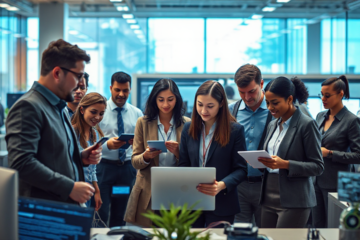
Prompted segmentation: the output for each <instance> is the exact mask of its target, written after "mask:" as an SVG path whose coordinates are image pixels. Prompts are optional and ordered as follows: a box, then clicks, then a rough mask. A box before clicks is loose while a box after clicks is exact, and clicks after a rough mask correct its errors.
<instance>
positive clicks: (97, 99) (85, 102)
mask: <svg viewBox="0 0 360 240" xmlns="http://www.w3.org/2000/svg"><path fill="white" fill-rule="evenodd" d="M97 103H101V104H104V105H105V108H106V98H105V97H103V96H102V95H101V94H99V93H95V92H92V93H89V94H86V95H85V96H84V97H83V98H82V99H81V101H80V103H79V105H78V107H77V108H76V111H75V113H74V116H73V117H72V120H71V124H72V126H73V128H74V130H75V132H76V135H77V136H79V140H80V146H81V147H82V148H87V147H88V144H87V140H86V137H85V128H84V126H85V125H86V124H87V123H86V122H85V120H84V115H83V114H81V112H80V109H81V108H83V110H84V111H85V109H86V108H88V107H90V106H91V105H94V104H97ZM95 128H96V130H97V131H98V133H99V135H100V137H104V134H103V132H102V131H101V129H100V127H99V124H96V126H95ZM90 131H91V135H92V139H91V141H92V142H96V134H95V131H94V129H93V128H90Z"/></svg>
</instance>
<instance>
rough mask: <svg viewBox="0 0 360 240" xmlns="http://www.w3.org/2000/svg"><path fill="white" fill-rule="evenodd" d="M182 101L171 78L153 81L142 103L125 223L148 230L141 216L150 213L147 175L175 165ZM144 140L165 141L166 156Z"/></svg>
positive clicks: (149, 192) (181, 116)
mask: <svg viewBox="0 0 360 240" xmlns="http://www.w3.org/2000/svg"><path fill="white" fill-rule="evenodd" d="M184 113H185V110H184V108H183V100H182V97H181V95H180V92H179V89H178V87H177V85H176V83H175V82H174V81H173V80H171V79H161V80H159V81H157V82H156V83H155V85H154V88H153V89H152V91H151V93H150V95H149V98H148V100H147V102H146V107H145V116H144V117H141V118H139V119H138V120H137V123H136V127H135V133H134V135H135V136H134V143H133V155H132V158H131V163H132V165H133V166H134V168H135V169H138V170H139V171H138V173H137V176H136V182H135V185H134V187H133V189H132V191H131V194H130V197H129V201H128V205H127V209H126V213H125V219H124V220H125V221H126V222H127V223H130V224H133V225H138V226H141V227H150V226H151V221H150V220H149V219H148V218H146V217H144V216H143V215H142V214H143V213H145V212H147V211H148V210H151V202H150V201H151V182H150V181H151V175H150V169H151V168H152V167H155V166H163V167H171V166H177V165H178V162H179V142H180V137H181V131H182V129H183V126H184V123H185V122H188V121H190V119H189V118H187V117H184ZM148 140H162V141H165V145H166V148H167V150H168V152H167V153H161V151H156V150H153V149H150V148H149V147H148V144H147V141H148Z"/></svg>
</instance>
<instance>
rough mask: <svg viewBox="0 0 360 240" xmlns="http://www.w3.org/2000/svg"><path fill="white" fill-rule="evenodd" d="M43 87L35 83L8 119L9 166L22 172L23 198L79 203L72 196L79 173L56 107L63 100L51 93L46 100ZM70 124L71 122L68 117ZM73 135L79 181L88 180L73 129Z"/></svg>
mask: <svg viewBox="0 0 360 240" xmlns="http://www.w3.org/2000/svg"><path fill="white" fill-rule="evenodd" d="M41 87H42V86H39V84H38V83H35V84H34V85H33V87H32V88H31V89H30V90H29V92H27V93H26V94H24V96H22V97H21V98H20V99H19V101H17V102H16V103H15V104H14V106H13V107H12V108H11V110H10V112H9V115H8V118H7V120H6V141H7V147H8V152H9V163H10V165H11V168H13V169H16V170H17V171H18V172H19V178H20V181H19V190H20V195H21V196H27V197H34V198H42V199H48V200H55V201H62V202H70V203H75V202H74V201H73V200H72V199H71V198H70V197H69V195H70V192H71V191H72V188H73V186H74V181H75V173H74V168H73V165H72V162H71V161H72V160H71V158H70V154H69V151H68V141H67V135H66V130H65V128H64V125H63V123H62V119H61V117H60V114H59V111H58V109H57V107H56V104H57V103H58V101H59V99H56V97H54V96H55V95H53V96H52V95H51V94H47V95H46V97H45V96H44V95H43V94H42V93H40V92H42V90H43V89H41ZM47 91H49V90H48V89H47ZM45 93H48V92H46V91H45ZM66 121H67V123H68V124H69V123H70V120H69V117H68V115H67V116H66ZM70 126H71V125H70ZM71 129H72V128H71ZM72 135H73V139H74V143H75V144H74V154H73V159H74V162H75V164H76V166H77V169H78V172H79V180H80V181H84V173H83V168H82V161H81V157H80V152H79V148H78V145H77V141H76V137H75V132H74V130H73V129H72Z"/></svg>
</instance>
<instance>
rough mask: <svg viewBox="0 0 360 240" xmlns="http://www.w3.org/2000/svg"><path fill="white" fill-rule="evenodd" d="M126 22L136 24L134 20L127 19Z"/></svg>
mask: <svg viewBox="0 0 360 240" xmlns="http://www.w3.org/2000/svg"><path fill="white" fill-rule="evenodd" d="M126 22H127V23H136V20H135V19H127V20H126Z"/></svg>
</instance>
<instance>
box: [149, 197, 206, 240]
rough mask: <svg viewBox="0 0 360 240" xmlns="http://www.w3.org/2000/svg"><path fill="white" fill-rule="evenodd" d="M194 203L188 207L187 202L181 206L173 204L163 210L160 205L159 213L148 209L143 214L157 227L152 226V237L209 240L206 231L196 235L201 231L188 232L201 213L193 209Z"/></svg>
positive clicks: (171, 239) (164, 239)
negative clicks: (202, 234) (203, 233)
mask: <svg viewBox="0 0 360 240" xmlns="http://www.w3.org/2000/svg"><path fill="white" fill-rule="evenodd" d="M195 205H196V204H194V205H192V206H191V207H190V208H188V205H187V204H184V206H182V207H175V206H174V204H171V205H170V210H165V207H164V206H161V209H160V215H157V214H156V213H154V212H151V211H149V212H148V213H144V214H143V215H144V216H145V217H147V218H149V219H150V220H151V221H152V222H153V223H154V224H155V225H156V226H157V227H159V228H162V229H164V231H161V230H160V229H158V228H156V227H155V226H153V234H152V236H153V237H157V238H158V239H160V240H173V239H177V240H209V239H210V233H209V232H207V233H206V235H205V236H203V237H198V235H199V234H200V233H201V232H199V231H197V232H190V229H191V225H192V224H193V223H194V222H195V221H196V219H198V217H199V216H200V214H201V209H199V210H196V211H194V210H193V209H194V207H195Z"/></svg>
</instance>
